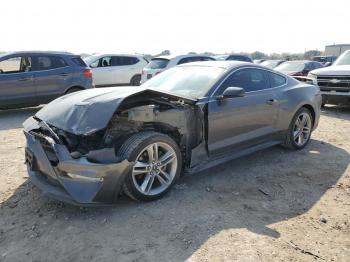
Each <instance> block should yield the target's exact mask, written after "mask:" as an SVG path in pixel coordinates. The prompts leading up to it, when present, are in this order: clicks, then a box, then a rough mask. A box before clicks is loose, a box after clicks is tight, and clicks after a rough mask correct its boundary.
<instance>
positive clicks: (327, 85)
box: [317, 76, 350, 92]
mask: <svg viewBox="0 0 350 262" xmlns="http://www.w3.org/2000/svg"><path fill="white" fill-rule="evenodd" d="M317 83H318V86H319V87H320V89H321V90H322V91H338V92H349V91H350V76H317Z"/></svg>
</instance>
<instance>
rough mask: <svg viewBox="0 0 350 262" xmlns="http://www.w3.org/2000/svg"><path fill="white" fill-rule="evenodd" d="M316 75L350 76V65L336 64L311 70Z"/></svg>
mask: <svg viewBox="0 0 350 262" xmlns="http://www.w3.org/2000/svg"><path fill="white" fill-rule="evenodd" d="M311 73H312V74H314V75H324V76H327V75H329V76H332V75H333V76H343V75H344V76H349V75H350V65H339V66H337V65H334V66H329V67H324V68H319V69H316V70H313V71H311Z"/></svg>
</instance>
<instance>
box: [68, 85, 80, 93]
mask: <svg viewBox="0 0 350 262" xmlns="http://www.w3.org/2000/svg"><path fill="white" fill-rule="evenodd" d="M72 89H79V90H84V89H85V88H84V87H82V86H79V85H75V86H70V87H68V88H66V90H65V91H64V94H67V93H68V92H69V91H70V90H72Z"/></svg>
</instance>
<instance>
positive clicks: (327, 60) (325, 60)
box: [312, 55, 337, 66]
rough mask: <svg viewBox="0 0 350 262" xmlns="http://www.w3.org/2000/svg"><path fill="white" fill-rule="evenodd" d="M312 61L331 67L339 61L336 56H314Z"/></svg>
mask: <svg viewBox="0 0 350 262" xmlns="http://www.w3.org/2000/svg"><path fill="white" fill-rule="evenodd" d="M312 60H313V61H316V62H320V63H321V64H322V65H323V66H330V65H332V64H333V62H334V61H335V60H337V57H336V56H334V55H328V56H314V57H313V59H312Z"/></svg>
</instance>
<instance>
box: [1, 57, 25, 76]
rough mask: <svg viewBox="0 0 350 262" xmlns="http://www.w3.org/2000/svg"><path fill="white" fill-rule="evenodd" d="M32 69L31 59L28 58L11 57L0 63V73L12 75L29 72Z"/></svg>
mask: <svg viewBox="0 0 350 262" xmlns="http://www.w3.org/2000/svg"><path fill="white" fill-rule="evenodd" d="M31 67H32V59H31V57H28V56H23V57H11V58H9V59H6V60H3V61H1V62H0V73H2V74H14V73H21V72H29V71H30V70H31Z"/></svg>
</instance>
